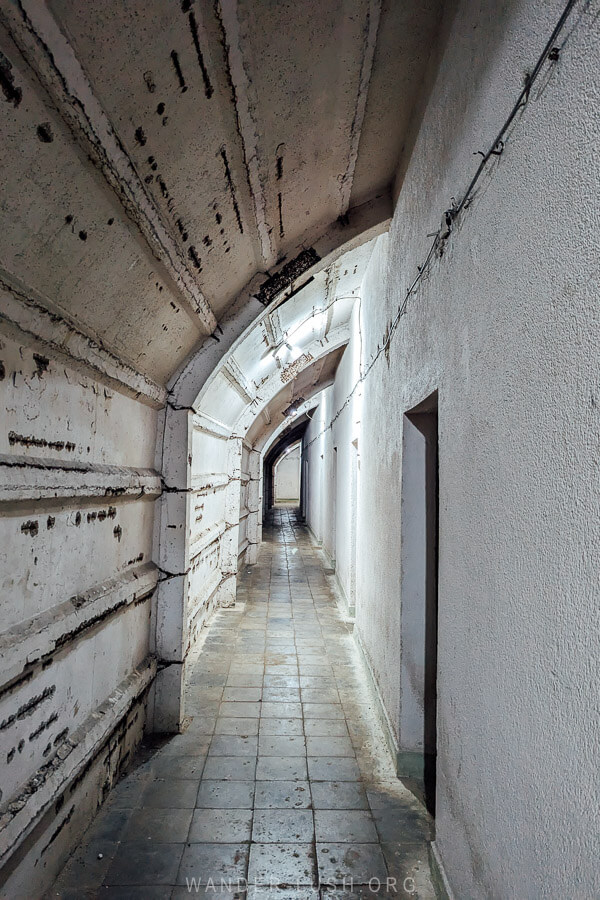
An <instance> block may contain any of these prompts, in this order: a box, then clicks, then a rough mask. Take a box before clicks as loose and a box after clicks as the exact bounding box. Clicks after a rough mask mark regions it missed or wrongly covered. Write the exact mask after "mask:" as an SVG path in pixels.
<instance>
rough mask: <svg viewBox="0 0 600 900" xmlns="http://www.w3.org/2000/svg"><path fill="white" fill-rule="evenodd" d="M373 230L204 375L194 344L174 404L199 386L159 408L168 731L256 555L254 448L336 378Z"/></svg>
mask: <svg viewBox="0 0 600 900" xmlns="http://www.w3.org/2000/svg"><path fill="white" fill-rule="evenodd" d="M372 233H373V232H372V229H369V230H368V231H367V232H366V233H365V234H363V235H362V238H361V237H356V238H354V239H352V240H351V241H350V246H349V248H348V247H347V248H346V249H345V252H342V253H340V252H339V251H337V252H335V253H333V254H332V261H331V262H330V264H328V265H327V266H326V267H323V266H322V264H319V265H316V266H315V267H314V269H313V270H311V274H310V275H309V277H308V278H307V280H306V281H303V282H302V284H301V286H300V288H299V289H292V290H290V289H289V288H286V289H284V290H283V291H281V293H280V295H279V296H278V297H277V299H276V300H275V301H274V302H273V303H272V304H271V305H270V306H269V307H268V308H267V309H266V310H263V311H262V313H261V314H260V315H259V316H258V317H257V318H256V319H255V321H254V322H253V324H252V325H251V326H250V327H247V328H246V330H245V331H244V333H243V334H242V335H240V336H239V337H238V338H237V340H235V341H234V342H233V344H232V346H231V348H230V349H229V350H228V351H227V352H226V353H225V355H224V356H223V357H222V359H221V361H220V362H219V364H218V365H217V366H216V367H215V368H214V369H213V370H212V371H210V372H209V373H208V375H206V372H205V370H206V366H207V357H205V355H204V354H205V352H206V351H203V350H200V352H199V353H198V355H197V357H195V358H194V359H192V360H191V361H190V362H189V363H188V364H187V366H186V369H185V371H184V372H183V373H182V376H181V378H180V379H179V380H178V381H177V382H176V384H175V386H174V389H173V396H177V397H178V398H179V399H181V398H182V397H183V395H184V394H186V393H188V395H189V391H190V386H191V385H192V384H193V383H194V382H195V383H196V385H197V392H196V396H195V397H194V399H193V401H192V403H191V406H190V407H189V408H183V409H182V408H180V406H179V404H177V403H175V402H174V401H171V402H170V404H169V405H168V406H167V408H166V411H165V432H164V434H165V438H164V441H163V471H164V472H165V480H166V482H167V484H168V486H169V490H168V491H167V492H166V493H165V494H164V495H163V497H162V498H161V516H160V529H159V554H160V559H159V565H160V568H161V570H162V571H163V572H164V573H165V577H164V580H163V581H162V582H161V584H160V585H159V590H158V596H157V629H156V645H157V650H158V652H159V653H160V654H161V658H162V659H163V660H164V661H165V662H166V663H167V662H168V665H165V666H164V668H163V669H162V670H161V671H160V673H159V675H158V678H157V685H156V689H155V703H154V727H155V728H156V729H157V730H166V731H172V730H176V729H177V728H178V727H179V723H181V722H182V721H183V718H184V711H183V700H182V697H183V693H182V685H183V681H184V678H185V659H186V657H187V654H188V653H189V651H190V649H191V648H192V647H193V645H194V642H195V640H196V639H197V636H198V634H199V632H200V630H201V628H202V627H203V625H204V623H205V622H206V621H207V618H208V617H209V616H210V614H211V612H212V610H213V609H214V608H215V607H216V606H217V605H223V606H228V605H231V604H232V603H233V602H234V599H235V579H236V573H237V570H238V566H239V563H240V562H241V560H242V554H243V558H244V559H246V561H248V562H250V563H252V562H254V561H255V558H256V556H255V554H256V547H257V545H258V543H259V541H260V528H261V521H262V499H261V488H262V485H261V482H262V463H261V459H260V456H261V453H262V448H263V446H264V444H265V443H266V442H267V440H268V438H269V435H270V434H271V433H272V432H274V431H275V430H276V429H277V428H279V426H280V425H281V423H282V422H284V421H285V420H286V418H287V415H286V410H290V409H293V410H294V412H295V411H296V410H297V409H298V408H299V407H300V406H302V404H303V403H305V401H306V400H307V399H308V398H310V397H311V396H312V395H313V394H314V393H315V392H317V391H319V390H322V388H323V387H324V386H326V385H327V384H329V383H331V381H332V380H333V376H334V373H335V369H336V367H337V364H338V363H339V359H340V354H341V352H342V348H343V347H344V346H345V344H346V342H347V340H348V336H349V333H350V331H349V329H350V320H351V317H352V311H353V309H354V308H355V304H356V301H357V299H358V297H359V286H360V283H361V280H362V277H363V275H364V272H365V269H366V266H367V264H368V261H369V258H370V256H371V253H372V251H373V246H374V240H373V239H372ZM361 240H362V241H363V242H361ZM245 308H246V307H245ZM238 324H239V323H238ZM231 327H232V329H234V325H233V324H232V326H231ZM217 346H218V345H217ZM211 352H212V353H213V354H214V353H215V352H216V351H215V350H214V349H213V350H212V351H211ZM182 392H183V393H182ZM181 479H183V486H181V487H178V480H179V484H181V483H182V482H181ZM161 648H163V649H164V654H165V655H164V656H163V650H162V649H161Z"/></svg>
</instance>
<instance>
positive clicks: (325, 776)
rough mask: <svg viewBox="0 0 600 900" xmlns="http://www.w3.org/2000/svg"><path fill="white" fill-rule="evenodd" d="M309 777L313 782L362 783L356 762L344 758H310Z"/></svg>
mask: <svg viewBox="0 0 600 900" xmlns="http://www.w3.org/2000/svg"><path fill="white" fill-rule="evenodd" d="M308 777H309V778H310V780H311V781H313V780H314V781H360V770H359V768H358V764H357V762H356V760H354V759H349V758H347V757H343V756H309V757H308Z"/></svg>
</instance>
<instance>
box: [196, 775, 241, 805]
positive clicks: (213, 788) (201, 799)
mask: <svg viewBox="0 0 600 900" xmlns="http://www.w3.org/2000/svg"><path fill="white" fill-rule="evenodd" d="M254 788H255V785H254V782H253V781H207V780H203V781H201V782H200V789H199V790H198V798H197V800H196V806H198V807H203V808H206V809H251V808H252V805H253V803H254Z"/></svg>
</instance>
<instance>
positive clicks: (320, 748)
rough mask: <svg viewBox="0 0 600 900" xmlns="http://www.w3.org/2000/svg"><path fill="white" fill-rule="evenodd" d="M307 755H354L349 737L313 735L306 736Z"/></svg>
mask: <svg viewBox="0 0 600 900" xmlns="http://www.w3.org/2000/svg"><path fill="white" fill-rule="evenodd" d="M306 753H307V755H308V756H352V757H353V756H354V747H353V746H352V742H351V740H350V738H349V737H344V736H334V735H331V736H329V735H328V736H327V737H323V736H315V735H311V736H310V737H307V738H306Z"/></svg>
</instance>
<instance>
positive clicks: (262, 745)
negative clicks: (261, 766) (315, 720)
mask: <svg viewBox="0 0 600 900" xmlns="http://www.w3.org/2000/svg"><path fill="white" fill-rule="evenodd" d="M258 752H259V754H260V756H303V755H305V754H306V743H305V739H304V737H303V736H302V735H301V734H299V735H291V734H280V735H269V734H263V733H261V735H260V738H259V741H258Z"/></svg>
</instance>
